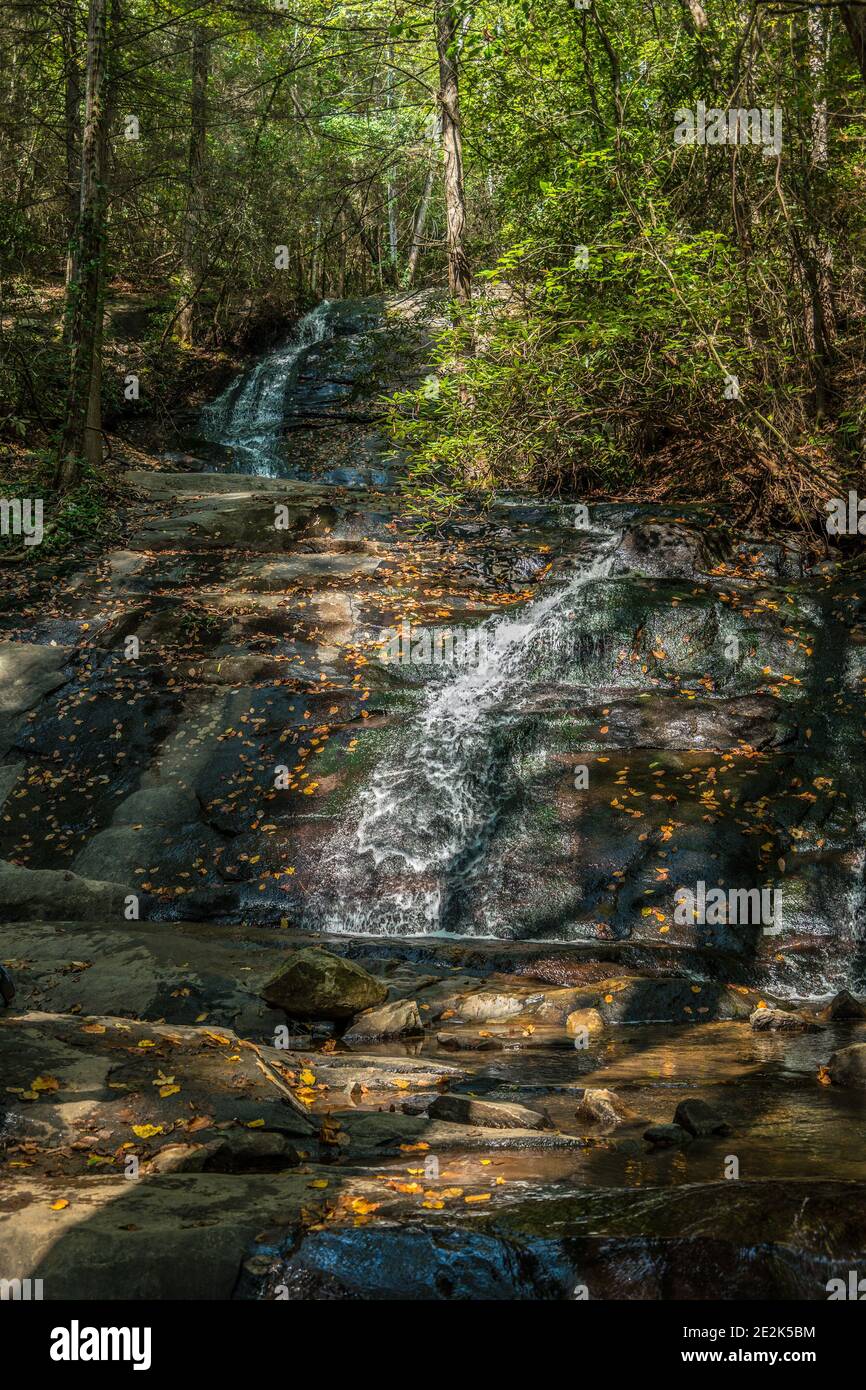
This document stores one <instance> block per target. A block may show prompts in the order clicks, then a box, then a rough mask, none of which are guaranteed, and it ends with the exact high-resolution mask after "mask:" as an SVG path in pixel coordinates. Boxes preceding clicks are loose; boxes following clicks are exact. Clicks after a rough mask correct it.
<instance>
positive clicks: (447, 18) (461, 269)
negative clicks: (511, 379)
mask: <svg viewBox="0 0 866 1390" xmlns="http://www.w3.org/2000/svg"><path fill="white" fill-rule="evenodd" d="M434 3H435V20H436V50H437V53H438V55H439V106H440V111H441V129H442V150H443V154H444V158H445V216H446V242H447V246H448V285H449V288H450V290H451V294H452V296H453V298H454V299H456V300H457V301H458V302H459V303H461V304H468V303H469V300H470V298H471V294H472V279H471V273H470V269H469V260H468V258H467V255H466V248H465V246H464V236H465V231H466V197H465V194H464V191H463V140H462V136H461V133H460V99H459V88H458V81H457V30H458V19H457V14H456V11H455V9H454V7H453V5H452V4H451V3H449V0H434Z"/></svg>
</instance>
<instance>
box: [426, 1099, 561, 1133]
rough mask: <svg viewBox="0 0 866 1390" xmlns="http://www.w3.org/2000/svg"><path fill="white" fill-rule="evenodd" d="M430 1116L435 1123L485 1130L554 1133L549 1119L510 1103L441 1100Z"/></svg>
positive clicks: (437, 1100) (435, 1104) (430, 1108)
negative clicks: (442, 1121)
mask: <svg viewBox="0 0 866 1390" xmlns="http://www.w3.org/2000/svg"><path fill="white" fill-rule="evenodd" d="M427 1114H428V1115H429V1116H430V1118H431V1120H448V1121H449V1122H450V1123H451V1124H458V1125H478V1126H479V1128H481V1129H552V1128H553V1126H552V1125H551V1123H550V1121H549V1120H548V1118H547V1116H546V1115H540V1114H539V1113H538V1111H537V1110H529V1109H528V1108H527V1107H526V1106H525V1105H515V1104H511V1103H509V1102H506V1101H492V1100H476V1099H475V1097H474V1096H458V1095H444V1096H437V1097H436V1099H435V1100H434V1101H433V1102H432V1104H431V1105H430V1107H429V1109H428V1111H427Z"/></svg>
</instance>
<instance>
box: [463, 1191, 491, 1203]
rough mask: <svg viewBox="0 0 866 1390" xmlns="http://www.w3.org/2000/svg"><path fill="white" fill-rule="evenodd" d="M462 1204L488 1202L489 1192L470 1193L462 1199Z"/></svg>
mask: <svg viewBox="0 0 866 1390" xmlns="http://www.w3.org/2000/svg"><path fill="white" fill-rule="evenodd" d="M463 1200H464V1202H489V1201H490V1193H489V1192H471V1193H470V1194H469V1196H468V1197H464V1198H463Z"/></svg>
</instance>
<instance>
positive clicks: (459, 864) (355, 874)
mask: <svg viewBox="0 0 866 1390" xmlns="http://www.w3.org/2000/svg"><path fill="white" fill-rule="evenodd" d="M610 566H611V558H610V556H609V554H608V553H607V552H605V553H603V554H601V555H599V556H596V558H594V559H593V560H592V561H589V562H587V564H586V565H585V566H584V567H583V568H581V569H580V570H579V571H578V572H577V573H575V574H574V575H573V576H572V578H571V579H570V580H569V581H568V583H567V584H565V586H564V587H560V588H557V589H554V590H553V591H552V592H550V593H545V594H542V595H541V596H539V597H538V598H537V599H535V601H534V602H532V603H530V604H529V605H528V606H527V607H526V608H525V609H524V610H523V611H522V612H521V613H520V614H519V615H518V616H516V617H515V616H506V617H501V618H494V619H490V620H488V622H487V623H486V624H484V631H483V634H482V635H483V638H484V640H483V641H479V642H477V643H474V644H468V645H470V647H471V652H472V654H473V657H472V659H470V660H468V661H464V662H462V663H461V662H459V661H458V662H455V663H454V664H452V665H450V666H449V667H447V668H446V670H445V671H444V673H443V675H442V677H441V678H440V679H437V680H435V681H432V682H431V683H430V685H428V686H427V687H426V688H425V690H424V692H423V695H422V701H421V705H420V708H418V709H417V710H416V711H415V712H414V713H413V714H412V716H411V723H410V726H409V728H408V730H407V731H406V732H405V733H404V734H403V735H402V736H401V737H400V738H399V739H398V742H397V746H396V747H395V748H394V749H393V750H392V751H391V753H390V754H389V755H388V756H387V757H386V759H385V760H384V761H382V762H381V763H380V764H379V766H378V767H377V768H376V770H375V772H374V773H373V775H372V778H371V780H370V782H369V783H368V785H367V787H366V788H364V791H363V794H362V795H361V797H360V798H359V799H360V803H361V807H362V809H361V811H360V815H359V817H358V819H357V820H356V822H355V823H354V825H351V824H350V825H344V826H343V827H341V829H340V830H339V831H338V832H337V834H336V835H335V836H334V837H333V839H332V841H331V842H330V843H329V844H328V845H327V846H326V849H325V852H324V855H323V859H322V864H321V880H320V882H321V887H320V890H319V893H318V895H317V896H316V897H315V898H314V900H313V901H312V902H311V903H310V905H309V908H308V914H307V920H306V923H305V925H307V926H309V927H315V928H316V929H318V930H325V931H334V932H377V933H387V934H389V935H392V934H393V935H398V934H399V935H407V934H421V933H423V934H427V933H434V932H438V931H442V930H445V929H446V925H447V923H446V917H447V913H448V905H449V895H450V894H449V890H453V888H454V886H455V880H459V879H460V877H461V875H462V874H464V873H465V870H466V869H467V868H468V867H469V866H470V865H471V863H472V862H473V859H474V858H476V857H477V855H478V854H480V853H483V847H484V843H485V836H486V834H487V832H488V830H489V828H490V826H491V824H492V822H493V818H494V817H495V814H496V809H497V805H498V802H499V798H500V796H501V792H502V787H501V777H500V775H499V774H498V769H497V749H498V739H497V729H498V728H500V727H501V726H502V725H503V724H504V723H506V722H507V720H508V718H509V716H510V715H511V714H512V713H513V712H514V711H515V710H516V709H517V707H518V706H519V704H520V702H521V701H522V700H523V699H525V697H526V695H527V692H528V691H530V690H531V689H532V687H533V685H534V684H540V683H543V682H544V681H545V680H550V679H551V678H553V679H555V678H556V674H557V670H558V669H560V668H561V661H558V659H557V658H558V657H560V656H562V654H564V653H565V652H567V651H571V650H572V649H573V645H574V640H575V636H576V635H577V634H578V630H579V617H580V608H581V605H582V602H583V592H582V591H583V590H585V589H586V587H587V586H588V585H590V584H592V582H593V581H594V580H597V579H600V578H602V577H604V576H605V575H606V574H607V573H608V572H609V570H610Z"/></svg>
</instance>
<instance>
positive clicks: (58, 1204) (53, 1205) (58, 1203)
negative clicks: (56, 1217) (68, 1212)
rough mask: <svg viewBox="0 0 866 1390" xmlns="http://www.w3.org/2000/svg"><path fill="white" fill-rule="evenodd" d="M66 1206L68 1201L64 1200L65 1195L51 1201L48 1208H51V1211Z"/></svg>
mask: <svg viewBox="0 0 866 1390" xmlns="http://www.w3.org/2000/svg"><path fill="white" fill-rule="evenodd" d="M68 1206H69V1203H68V1202H67V1200H66V1198H65V1197H58V1199H57V1201H56V1202H52V1203H51V1207H50V1210H51V1211H62V1210H63V1208H64V1207H68Z"/></svg>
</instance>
